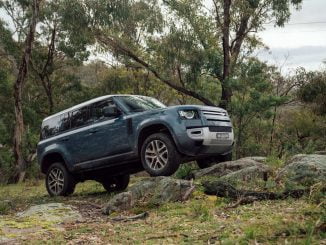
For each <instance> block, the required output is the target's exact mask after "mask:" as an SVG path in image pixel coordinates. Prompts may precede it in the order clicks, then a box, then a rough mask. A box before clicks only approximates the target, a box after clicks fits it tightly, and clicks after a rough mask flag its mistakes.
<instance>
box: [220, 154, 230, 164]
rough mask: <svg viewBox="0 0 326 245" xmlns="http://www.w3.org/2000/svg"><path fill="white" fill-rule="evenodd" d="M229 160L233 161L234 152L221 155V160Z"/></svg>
mask: <svg viewBox="0 0 326 245" xmlns="http://www.w3.org/2000/svg"><path fill="white" fill-rule="evenodd" d="M229 161H232V152H229V153H228V154H226V155H221V156H220V162H229Z"/></svg>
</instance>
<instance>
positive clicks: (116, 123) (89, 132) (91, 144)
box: [76, 99, 131, 163]
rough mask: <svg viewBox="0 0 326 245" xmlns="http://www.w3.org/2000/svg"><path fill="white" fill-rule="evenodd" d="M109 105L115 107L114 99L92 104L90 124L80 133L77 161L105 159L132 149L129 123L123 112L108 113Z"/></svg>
mask: <svg viewBox="0 0 326 245" xmlns="http://www.w3.org/2000/svg"><path fill="white" fill-rule="evenodd" d="M108 107H115V108H116V105H115V103H114V102H113V101H112V100H110V99H109V100H104V101H100V102H97V103H94V104H92V105H91V106H90V115H89V120H90V124H89V126H87V127H85V128H84V130H83V133H82V135H80V140H81V142H80V145H79V146H78V148H80V150H79V154H78V159H76V160H77V161H76V163H83V162H85V163H87V162H89V161H90V162H91V161H94V160H101V159H103V160H105V159H108V158H109V157H111V156H115V155H118V154H122V153H126V152H129V151H131V147H130V145H129V141H128V132H127V123H126V120H125V119H124V116H123V114H122V112H121V111H120V110H119V109H118V108H117V109H116V110H117V113H116V114H110V115H108V114H106V111H107V110H106V109H107V108H108Z"/></svg>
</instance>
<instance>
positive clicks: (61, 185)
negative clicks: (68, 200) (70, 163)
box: [45, 162, 76, 196]
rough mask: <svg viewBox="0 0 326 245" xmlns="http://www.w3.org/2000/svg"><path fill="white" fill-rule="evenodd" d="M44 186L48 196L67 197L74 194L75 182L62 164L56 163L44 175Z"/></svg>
mask: <svg viewBox="0 0 326 245" xmlns="http://www.w3.org/2000/svg"><path fill="white" fill-rule="evenodd" d="M45 185H46V189H47V191H48V193H49V195H50V196H68V195H70V194H72V193H73V192H74V190H75V186H76V182H75V180H74V177H73V176H72V175H71V174H70V173H69V172H68V170H67V169H66V167H65V166H64V164H63V163H60V162H56V163H53V164H51V166H50V167H49V169H48V171H47V173H46V179H45Z"/></svg>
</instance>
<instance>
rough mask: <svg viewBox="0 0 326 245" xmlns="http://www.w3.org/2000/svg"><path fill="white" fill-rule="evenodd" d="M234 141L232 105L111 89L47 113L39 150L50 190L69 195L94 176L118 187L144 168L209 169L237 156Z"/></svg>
mask: <svg viewBox="0 0 326 245" xmlns="http://www.w3.org/2000/svg"><path fill="white" fill-rule="evenodd" d="M233 142H234V136H233V129H232V124H231V121H230V118H229V116H228V113H227V112H226V111H225V110H224V109H221V108H218V107H210V106H199V105H179V106H171V107H166V106H165V105H163V104H162V103H161V102H159V101H158V100H156V99H154V98H151V97H146V96H139V95H107V96H103V97H99V98H96V99H92V100H90V101H87V102H84V103H82V104H79V105H76V106H74V107H71V108H69V109H67V110H64V111H61V112H59V113H57V114H55V115H52V116H49V117H47V118H45V119H44V120H43V123H42V129H41V139H40V142H39V143H38V146H37V155H38V161H39V164H40V166H41V171H42V172H43V173H44V174H46V188H47V190H48V193H49V194H50V195H51V196H58V195H63V196H65V195H69V194H72V193H73V191H74V188H75V186H76V184H77V183H78V182H81V181H85V180H89V179H91V180H96V181H98V182H100V183H102V185H103V186H104V188H105V189H106V190H107V191H118V190H124V189H126V188H127V186H128V183H129V175H130V174H133V173H136V172H139V171H142V170H144V169H145V170H146V171H147V172H148V173H149V174H150V175H151V176H160V175H165V176H167V175H172V174H173V173H174V172H175V171H176V170H177V169H178V167H179V165H180V164H181V163H185V162H190V161H194V160H196V161H197V163H198V165H199V167H201V168H205V167H208V166H210V165H211V164H212V163H214V162H221V161H226V160H230V158H231V155H232V146H233Z"/></svg>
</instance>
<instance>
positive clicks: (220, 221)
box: [0, 178, 326, 244]
mask: <svg viewBox="0 0 326 245" xmlns="http://www.w3.org/2000/svg"><path fill="white" fill-rule="evenodd" d="M138 180H139V179H138V178H134V179H133V181H134V182H135V181H138ZM110 197H111V194H107V193H105V192H104V189H103V188H102V186H101V185H100V184H98V183H96V182H85V183H82V184H79V185H78V187H77V189H76V192H75V194H74V195H73V196H71V197H67V198H62V197H60V198H50V197H48V196H47V194H46V191H45V188H44V185H43V183H42V182H34V183H24V184H21V185H11V186H2V187H0V203H5V204H4V205H7V206H6V208H3V210H4V211H3V213H4V215H3V216H2V217H1V216H0V220H4V219H6V220H9V221H11V227H12V229H15V232H14V234H9V233H10V232H8V229H5V227H4V225H3V224H2V226H1V224H0V237H1V236H2V237H7V238H13V239H15V240H16V241H19V242H22V243H26V244H56V243H57V244H62V243H68V244H90V243H91V244H107V243H111V244H214V243H216V244H219V243H222V244H255V243H259V244H285V243H289V244H323V243H324V244H326V240H325V239H326V237H325V207H324V206H323V205H318V203H314V202H311V201H309V198H302V199H299V200H293V199H288V200H280V201H263V202H255V203H253V204H250V205H244V206H239V207H237V208H234V209H226V208H225V207H226V206H227V205H228V201H227V200H225V199H222V198H216V197H213V196H206V195H204V194H203V193H202V192H201V191H200V190H197V191H195V193H194V194H193V196H192V198H191V199H190V200H189V201H187V202H184V203H167V204H165V205H162V206H160V207H153V206H141V207H136V208H134V209H133V210H131V211H130V212H127V213H125V215H128V214H134V213H139V212H142V211H148V212H149V217H148V218H147V219H146V220H138V221H129V222H111V221H110V220H109V219H108V217H106V216H103V215H102V214H101V212H100V210H99V209H98V208H97V207H98V206H101V205H103V204H105V203H106V201H107V200H108V199H109V198H110ZM48 202H63V203H67V204H71V205H73V206H75V207H76V208H77V209H79V210H80V212H81V213H82V215H83V216H84V217H85V222H82V223H69V224H61V225H59V226H50V225H44V228H43V229H40V230H38V231H37V232H33V230H28V228H30V227H33V226H35V225H36V224H35V223H37V221H35V220H34V221H33V220H30V221H29V222H30V223H28V224H25V225H27V228H26V227H25V226H24V224H22V223H19V222H18V221H17V218H16V217H15V213H16V212H18V211H21V210H24V209H26V208H27V207H28V206H30V205H33V204H41V203H48ZM0 208H1V207H0ZM0 211H1V209H0ZM33 222H35V223H33ZM0 223H1V222H0ZM26 229H27V230H26ZM26 231H27V232H26ZM0 243H1V239H0Z"/></svg>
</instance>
